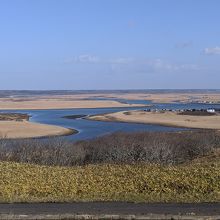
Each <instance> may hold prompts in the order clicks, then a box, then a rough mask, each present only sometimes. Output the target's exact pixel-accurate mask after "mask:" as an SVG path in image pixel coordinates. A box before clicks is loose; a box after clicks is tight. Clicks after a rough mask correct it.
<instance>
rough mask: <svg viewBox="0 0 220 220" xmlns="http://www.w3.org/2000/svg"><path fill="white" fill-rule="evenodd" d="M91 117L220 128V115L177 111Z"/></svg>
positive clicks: (131, 112)
mask: <svg viewBox="0 0 220 220" xmlns="http://www.w3.org/2000/svg"><path fill="white" fill-rule="evenodd" d="M89 119H92V120H100V121H120V122H134V123H146V124H159V125H166V126H173V127H186V128H205V129H220V115H213V116H191V115H178V114H177V113H175V112H165V113H160V112H144V111H129V112H124V111H122V112H116V113H111V114H105V115H96V116H91V117H89Z"/></svg>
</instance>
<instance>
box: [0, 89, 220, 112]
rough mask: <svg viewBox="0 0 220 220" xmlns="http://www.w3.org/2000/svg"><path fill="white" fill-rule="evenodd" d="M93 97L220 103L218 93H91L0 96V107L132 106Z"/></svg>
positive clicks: (154, 101) (164, 101) (160, 101)
mask: <svg viewBox="0 0 220 220" xmlns="http://www.w3.org/2000/svg"><path fill="white" fill-rule="evenodd" d="M94 98H119V99H128V100H146V101H148V100H149V101H152V102H153V103H171V102H183V103H189V102H208V103H209V102H211V103H220V93H160V94H152V93H147V92H145V93H141V92H133V93H98V92H97V93H91V94H75V95H51V96H49V95H41V96H25V97H9V98H0V109H67V108H111V107H133V106H143V105H138V104H135V105H130V104H126V103H120V102H117V101H112V100H88V99H94Z"/></svg>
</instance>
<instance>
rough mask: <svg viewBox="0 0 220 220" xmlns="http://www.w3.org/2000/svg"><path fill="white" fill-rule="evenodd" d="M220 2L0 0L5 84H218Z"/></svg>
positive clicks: (1, 81) (0, 70) (0, 63)
mask: <svg viewBox="0 0 220 220" xmlns="http://www.w3.org/2000/svg"><path fill="white" fill-rule="evenodd" d="M219 9H220V1H218V0H182V1H180V0H0V89H155V88H174V89H177V88H186V89H187V88H195V89H196V88H205V89H207V88H215V89H219V88H220V26H219V24H220V13H219Z"/></svg>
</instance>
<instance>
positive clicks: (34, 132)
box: [0, 121, 74, 138]
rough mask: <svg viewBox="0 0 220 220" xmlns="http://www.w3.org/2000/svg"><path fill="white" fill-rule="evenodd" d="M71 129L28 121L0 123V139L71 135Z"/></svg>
mask: <svg viewBox="0 0 220 220" xmlns="http://www.w3.org/2000/svg"><path fill="white" fill-rule="evenodd" d="M73 132H74V131H72V130H71V129H67V128H63V127H59V126H53V125H45V124H38V123H33V122H28V121H0V138H32V137H45V136H59V135H68V134H71V133H73Z"/></svg>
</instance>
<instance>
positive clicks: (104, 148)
mask: <svg viewBox="0 0 220 220" xmlns="http://www.w3.org/2000/svg"><path fill="white" fill-rule="evenodd" d="M219 147H220V135H219V133H218V132H217V131H210V130H199V131H196V130H194V131H184V132H175V133H173V132H172V133H168V132H157V133H153V132H141V133H132V134H131V133H114V134H111V135H107V136H103V137H99V138H96V139H94V140H89V141H80V142H77V143H72V142H68V141H65V140H64V139H58V138H55V139H50V140H39V139H38V140H37V139H24V140H4V139H1V140H0V160H4V161H15V162H25V163H35V164H40V165H53V166H55V165H58V166H74V165H85V164H97V163H117V164H121V163H129V164H130V163H137V162H146V163H158V164H181V163H184V162H187V161H191V160H193V159H194V158H197V157H199V156H204V155H207V154H209V153H211V152H212V151H214V150H215V149H216V148H219Z"/></svg>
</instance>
